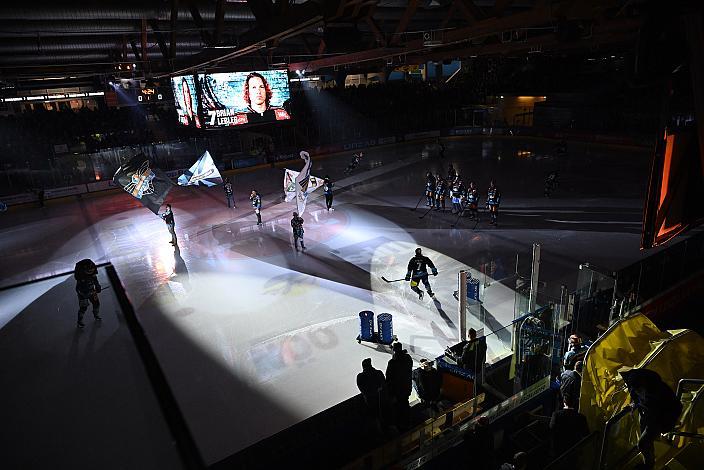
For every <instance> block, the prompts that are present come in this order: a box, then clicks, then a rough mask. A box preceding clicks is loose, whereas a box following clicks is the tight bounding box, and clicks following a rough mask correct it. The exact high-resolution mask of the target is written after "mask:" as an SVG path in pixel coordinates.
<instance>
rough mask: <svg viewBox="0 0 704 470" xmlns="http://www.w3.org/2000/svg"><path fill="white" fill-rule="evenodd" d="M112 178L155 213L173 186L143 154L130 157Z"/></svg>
mask: <svg viewBox="0 0 704 470" xmlns="http://www.w3.org/2000/svg"><path fill="white" fill-rule="evenodd" d="M112 179H113V181H114V182H115V184H116V185H118V186H120V187H121V188H122V189H124V190H125V191H127V192H128V193H130V194H131V195H132V196H134V197H135V198H137V199H138V200H139V202H141V203H142V204H144V206H145V207H146V208H148V209H149V210H150V211H152V212H154V213H155V214H158V213H159V208H160V207H161V205H162V204H163V203H164V199H166V195H167V194H169V191H170V190H171V187H172V186H173V183H172V182H171V180H170V179H169V178H168V177H167V176H166V175H165V174H164V172H163V171H161V170H160V169H158V168H154V167H153V166H152V163H151V162H150V161H149V158H147V157H146V156H145V155H144V154H139V155H136V156H134V157H132V159H131V160H130V161H129V162H127V163H125V164H124V165H122V166H121V167H120V168H118V169H117V171H116V172H115V176H113V177H112Z"/></svg>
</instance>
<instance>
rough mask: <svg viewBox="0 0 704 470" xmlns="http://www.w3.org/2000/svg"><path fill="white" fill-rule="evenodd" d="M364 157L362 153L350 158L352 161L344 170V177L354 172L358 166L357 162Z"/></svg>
mask: <svg viewBox="0 0 704 470" xmlns="http://www.w3.org/2000/svg"><path fill="white" fill-rule="evenodd" d="M363 156H364V153H363V152H359V153H355V154H354V156H353V157H352V161H351V162H350V164H349V165H347V168H345V171H344V172H343V173H344V174H346V175H349V174H350V173H352V171H354V169H355V168H357V165H359V161H360V160H361V159H362V157H363Z"/></svg>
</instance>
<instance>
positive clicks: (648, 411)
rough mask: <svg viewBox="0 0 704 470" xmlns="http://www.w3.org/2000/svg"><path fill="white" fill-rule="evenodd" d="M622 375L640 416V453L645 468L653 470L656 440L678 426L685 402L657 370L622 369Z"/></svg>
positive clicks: (633, 405) (620, 370) (633, 404)
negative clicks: (681, 400) (681, 401)
mask: <svg viewBox="0 0 704 470" xmlns="http://www.w3.org/2000/svg"><path fill="white" fill-rule="evenodd" d="M619 373H620V374H621V377H623V381H624V382H625V383H626V387H628V393H629V394H630V395H631V400H632V403H631V405H630V406H631V408H634V409H636V410H638V412H639V413H640V429H641V435H640V439H638V450H640V452H641V454H643V460H644V466H643V467H642V468H646V469H651V468H653V467H654V465H655V439H657V438H658V437H659V436H660V434H663V433H666V432H669V431H671V430H672V429H673V428H674V427H675V425H676V424H677V421H678V420H679V417H680V413H681V412H682V403H680V401H679V399H678V398H677V395H675V392H673V391H672V389H671V388H670V387H669V386H668V385H667V384H666V383H665V382H663V380H662V378H661V377H660V375H659V374H658V373H657V372H655V371H653V370H649V369H630V370H629V368H622V369H619Z"/></svg>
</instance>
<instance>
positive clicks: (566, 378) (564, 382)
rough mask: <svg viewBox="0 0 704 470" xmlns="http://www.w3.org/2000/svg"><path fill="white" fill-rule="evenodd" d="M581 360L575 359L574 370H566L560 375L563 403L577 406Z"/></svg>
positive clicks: (580, 384) (580, 380) (580, 386)
mask: <svg viewBox="0 0 704 470" xmlns="http://www.w3.org/2000/svg"><path fill="white" fill-rule="evenodd" d="M582 364H583V363H582V361H577V363H576V364H575V365H574V370H569V369H568V370H566V371H564V372H563V373H562V375H561V376H560V393H562V398H563V400H564V401H565V403H568V404H569V405H570V407H572V408H579V394H580V390H581V388H582Z"/></svg>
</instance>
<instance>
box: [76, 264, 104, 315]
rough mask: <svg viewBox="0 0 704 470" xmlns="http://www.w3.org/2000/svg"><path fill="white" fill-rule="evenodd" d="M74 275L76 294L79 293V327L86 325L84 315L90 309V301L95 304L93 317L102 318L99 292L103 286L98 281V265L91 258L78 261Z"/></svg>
mask: <svg viewBox="0 0 704 470" xmlns="http://www.w3.org/2000/svg"><path fill="white" fill-rule="evenodd" d="M73 277H74V278H75V279H76V294H78V322H77V323H76V325H77V326H78V328H83V327H84V326H86V325H85V324H84V323H83V315H85V313H86V310H87V309H88V302H90V303H91V304H93V318H95V319H96V320H102V318H100V300H99V299H98V294H100V291H101V290H102V288H101V287H100V283H99V282H98V267H97V266H96V265H95V263H94V262H93V261H92V260H90V259H84V260H81V261H79V262H78V263H76V267H75V268H74V271H73Z"/></svg>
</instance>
